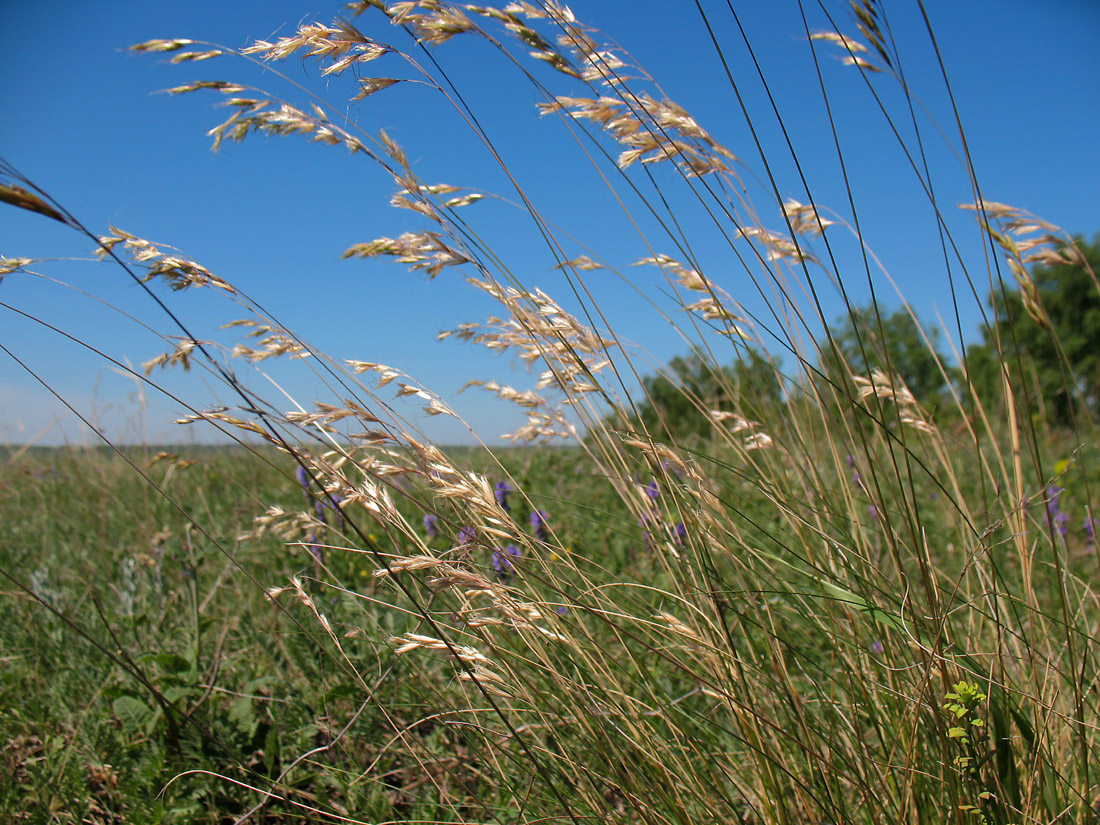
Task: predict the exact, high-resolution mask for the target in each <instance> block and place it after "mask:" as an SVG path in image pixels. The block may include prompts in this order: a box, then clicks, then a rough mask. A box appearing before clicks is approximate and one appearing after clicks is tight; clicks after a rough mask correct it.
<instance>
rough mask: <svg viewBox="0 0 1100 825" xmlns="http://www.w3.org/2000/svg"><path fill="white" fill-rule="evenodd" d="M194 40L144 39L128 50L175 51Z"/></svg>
mask: <svg viewBox="0 0 1100 825" xmlns="http://www.w3.org/2000/svg"><path fill="white" fill-rule="evenodd" d="M194 42H195V41H194V40H183V39H180V40H146V41H145V42H144V43H137V44H135V45H133V46H131V47H130V51H134V52H175V51H179V50H180V49H182V48H184V47H185V46H190V45H191V44H192V43H194Z"/></svg>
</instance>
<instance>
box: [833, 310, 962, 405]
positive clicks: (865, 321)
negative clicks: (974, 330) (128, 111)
mask: <svg viewBox="0 0 1100 825" xmlns="http://www.w3.org/2000/svg"><path fill="white" fill-rule="evenodd" d="M922 330H923V334H922ZM830 331H831V332H832V336H833V340H834V341H835V342H836V347H837V349H833V347H832V345H830V344H829V342H828V340H826V339H823V340H822V341H821V343H820V350H821V364H820V367H821V371H822V372H823V373H824V375H825V376H826V378H827V379H828V380H829V381H832V382H834V383H837V382H847V381H849V375H848V374H849V371H850V372H851V375H855V376H867V375H870V374H871V372H872V371H873V370H876V369H877V370H880V371H882V372H883V373H889V374H892V375H897V376H900V377H901V378H902V380H903V381H905V383H906V385H907V386H908V387H909V390H910V392H912V393H913V396H914V397H915V398H916V399H917V401H918V402H919V403H920V404H921V406H922V407H924V408H925V409H926V410H928V411H929V412H935V411H936V410H938V409H940V408H941V407H942V406H943V402H944V400H945V398H946V394H947V392H948V390H949V388H950V385H949V382H954V381H955V380H956V379H957V378H958V376H959V371H958V369H957V368H955V367H954V366H952V365H950V364H949V363H948V359H947V356H945V355H944V354H943V352H942V351H941V349H940V331H939V329H937V328H935V327H931V328H928V327H924V326H923V325H920V324H919V321H915V320H914V319H913V316H911V315H910V314H909V312H908V311H907V310H905V309H897V310H894V311H893V312H892V313H889V314H884V313H883V312H882V311H881V310H876V308H875V306H874V305H871V306H866V307H857V308H855V309H853V311H852V313H851V314H850V315H847V316H844V317H842V318H840V319H839V320H838V321H837V322H836V324H835V325H834V326H833V327H830ZM838 350H839V352H838ZM841 359H843V362H844V364H845V365H846V367H845V366H842V365H841V363H840V361H841ZM838 385H839V383H838Z"/></svg>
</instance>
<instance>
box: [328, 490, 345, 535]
mask: <svg viewBox="0 0 1100 825" xmlns="http://www.w3.org/2000/svg"><path fill="white" fill-rule="evenodd" d="M343 503H344V499H343V497H342V496H341V495H340V494H339V493H329V494H328V500H327V501H326V502H325V504H326V505H327V506H328V508H329V509H330V510H332V512H334V513H335V514H336V526H337V527H343V526H344V511H343V510H342V509H340V508H341V505H343Z"/></svg>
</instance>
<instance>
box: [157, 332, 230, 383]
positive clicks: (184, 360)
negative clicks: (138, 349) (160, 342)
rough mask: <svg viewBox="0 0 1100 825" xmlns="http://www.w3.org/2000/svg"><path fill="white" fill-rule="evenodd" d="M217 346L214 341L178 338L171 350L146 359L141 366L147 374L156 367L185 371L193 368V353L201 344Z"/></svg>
mask: <svg viewBox="0 0 1100 825" xmlns="http://www.w3.org/2000/svg"><path fill="white" fill-rule="evenodd" d="M204 345H205V346H216V345H215V344H214V343H213V342H212V341H198V340H196V339H194V338H177V339H175V342H174V344H173V349H172V351H171V352H166V353H164V354H162V355H158V356H156V357H155V358H150V359H149V360H148V361H145V362H144V363H143V364H142V365H141V368H142V370H143V371H144V373H145V374H146V375H149V374H150V373H151V372H152V371H153V370H155V369H166V368H168V367H180V368H181V369H182V370H183V371H184V372H190V370H191V353H192V352H194V351H195V350H196V349H197V348H199V347H200V346H204Z"/></svg>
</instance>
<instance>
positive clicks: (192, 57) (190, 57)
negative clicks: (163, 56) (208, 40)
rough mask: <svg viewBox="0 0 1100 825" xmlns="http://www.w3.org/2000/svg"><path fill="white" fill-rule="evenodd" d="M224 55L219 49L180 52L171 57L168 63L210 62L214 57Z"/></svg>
mask: <svg viewBox="0 0 1100 825" xmlns="http://www.w3.org/2000/svg"><path fill="white" fill-rule="evenodd" d="M223 54H225V52H223V51H222V50H221V49H209V50H207V51H202V52H180V53H179V54H177V55H176V56H175V57H173V58H172V59H171V60H170V61H168V62H169V63H198V62H200V61H203V60H210V59H211V58H214V57H220V56H221V55H223Z"/></svg>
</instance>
